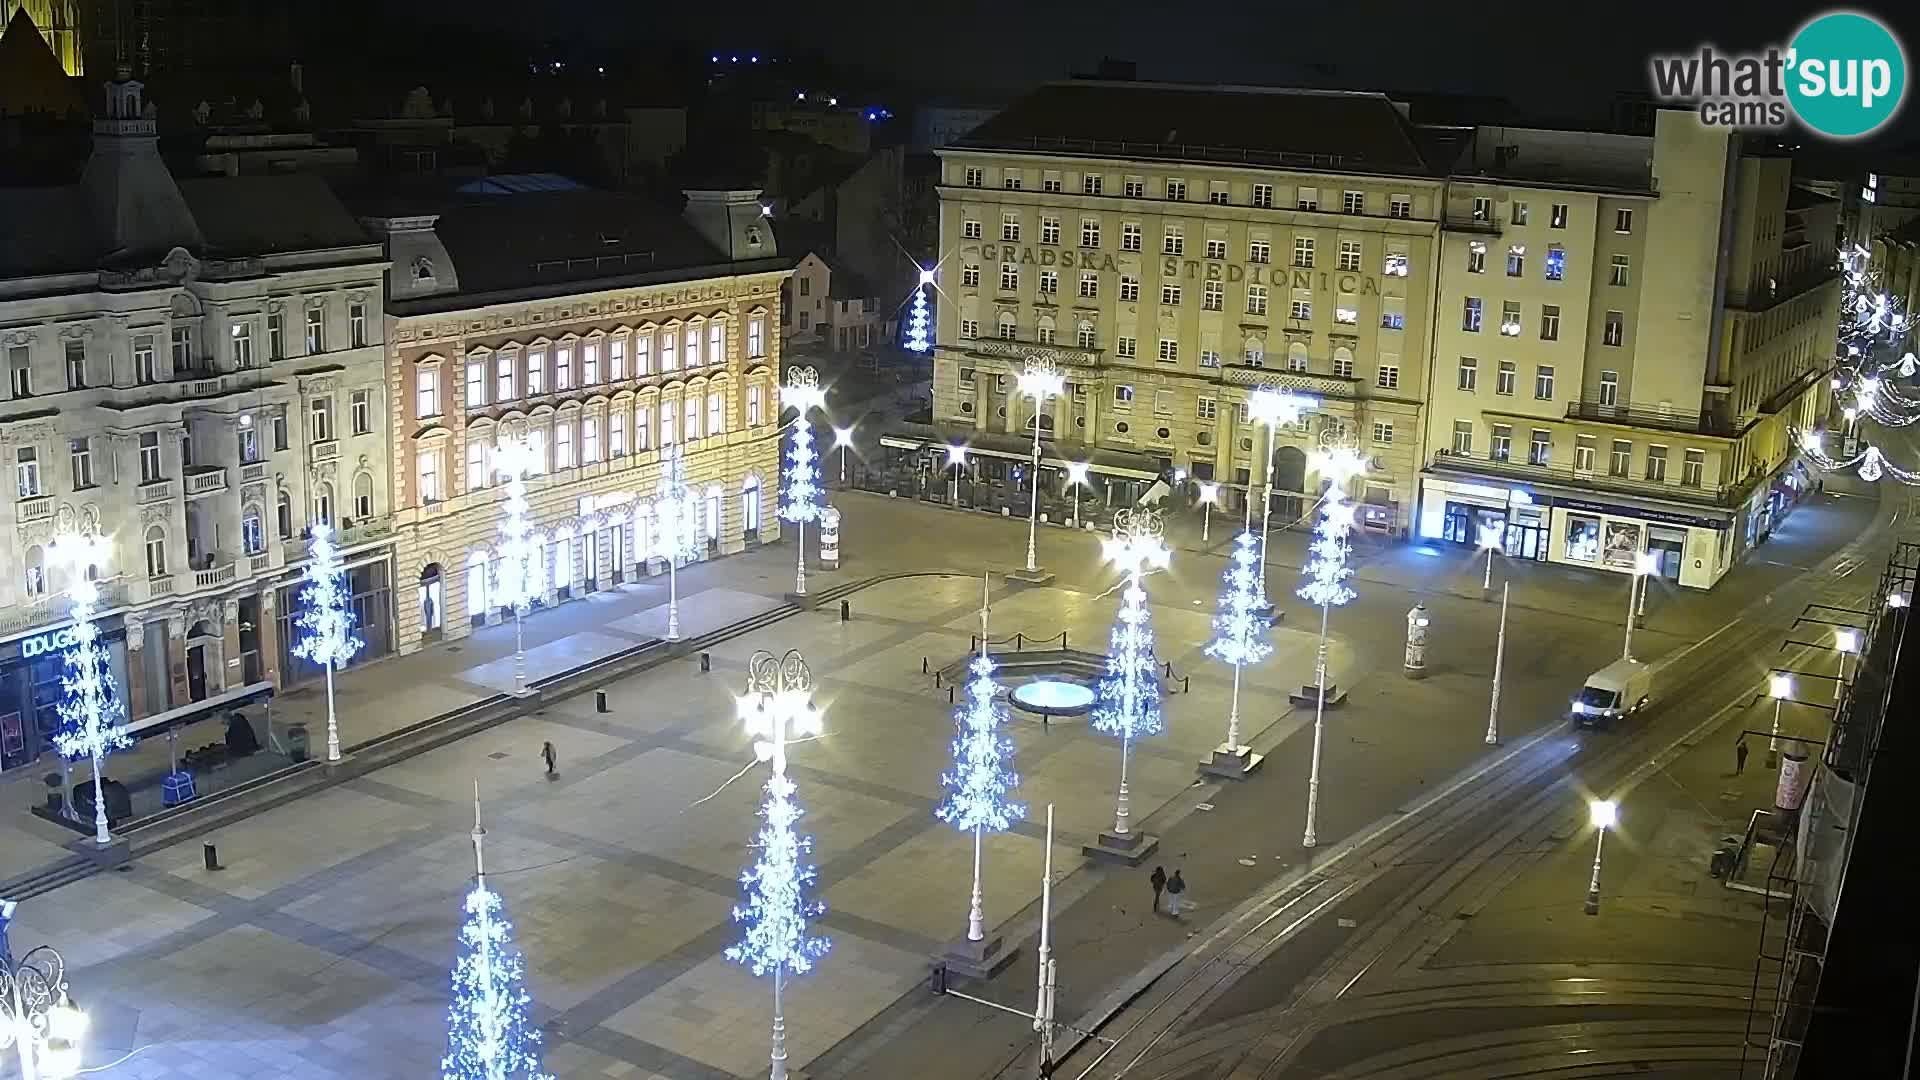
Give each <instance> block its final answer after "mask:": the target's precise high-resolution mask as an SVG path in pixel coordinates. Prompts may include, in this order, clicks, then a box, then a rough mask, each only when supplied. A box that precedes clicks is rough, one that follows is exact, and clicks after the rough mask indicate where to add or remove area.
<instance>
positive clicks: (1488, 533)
mask: <svg viewBox="0 0 1920 1080" xmlns="http://www.w3.org/2000/svg"><path fill="white" fill-rule="evenodd" d="M1503 531H1505V530H1503V529H1501V527H1500V526H1498V525H1482V526H1480V546H1481V547H1482V548H1485V549H1487V550H1489V551H1491V550H1492V549H1494V548H1498V547H1501V546H1503V544H1504V539H1503V537H1502V536H1501V533H1502V532H1503Z"/></svg>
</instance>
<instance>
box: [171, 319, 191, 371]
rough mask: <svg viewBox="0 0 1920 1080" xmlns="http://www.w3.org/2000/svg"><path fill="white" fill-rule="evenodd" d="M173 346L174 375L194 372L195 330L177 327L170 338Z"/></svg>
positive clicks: (188, 327) (187, 327)
mask: <svg viewBox="0 0 1920 1080" xmlns="http://www.w3.org/2000/svg"><path fill="white" fill-rule="evenodd" d="M170 343H171V346H172V358H173V373H174V374H175V375H179V374H182V373H184V372H188V371H192V370H193V328H192V327H190V326H176V327H174V328H173V332H172V336H171V338H170Z"/></svg>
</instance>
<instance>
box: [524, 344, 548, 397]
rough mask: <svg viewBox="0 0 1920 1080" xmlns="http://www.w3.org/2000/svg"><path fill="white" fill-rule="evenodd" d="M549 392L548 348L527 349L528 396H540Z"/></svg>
mask: <svg viewBox="0 0 1920 1080" xmlns="http://www.w3.org/2000/svg"><path fill="white" fill-rule="evenodd" d="M546 392H547V350H545V349H530V350H528V351H527V396H528V397H539V396H540V395H542V394H544V393H546Z"/></svg>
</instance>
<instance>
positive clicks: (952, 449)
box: [947, 444, 967, 465]
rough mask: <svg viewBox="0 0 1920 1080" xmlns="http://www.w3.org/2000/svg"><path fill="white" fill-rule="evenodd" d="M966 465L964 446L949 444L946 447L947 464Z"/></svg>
mask: <svg viewBox="0 0 1920 1080" xmlns="http://www.w3.org/2000/svg"><path fill="white" fill-rule="evenodd" d="M966 463H967V448H966V447H964V446H958V445H952V444H949V445H948V447H947V464H949V465H965V464H966Z"/></svg>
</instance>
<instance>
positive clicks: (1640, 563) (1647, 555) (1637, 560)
mask: <svg viewBox="0 0 1920 1080" xmlns="http://www.w3.org/2000/svg"><path fill="white" fill-rule="evenodd" d="M1659 569H1660V560H1659V559H1657V558H1655V557H1654V556H1653V554H1652V553H1651V552H1646V551H1642V552H1638V553H1636V554H1635V555H1634V556H1633V572H1634V573H1636V574H1651V573H1653V572H1655V571H1657V570H1659Z"/></svg>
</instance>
